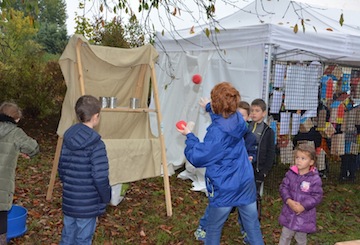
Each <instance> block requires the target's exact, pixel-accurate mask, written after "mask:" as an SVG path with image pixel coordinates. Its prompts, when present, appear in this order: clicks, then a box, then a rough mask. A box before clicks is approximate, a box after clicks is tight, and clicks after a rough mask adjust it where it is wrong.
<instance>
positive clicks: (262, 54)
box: [152, 0, 360, 190]
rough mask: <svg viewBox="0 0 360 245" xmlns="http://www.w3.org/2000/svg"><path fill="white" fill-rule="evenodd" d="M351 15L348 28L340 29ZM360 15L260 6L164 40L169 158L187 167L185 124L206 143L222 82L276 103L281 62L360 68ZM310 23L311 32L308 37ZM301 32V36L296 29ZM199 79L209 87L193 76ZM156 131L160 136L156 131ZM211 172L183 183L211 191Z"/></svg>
mask: <svg viewBox="0 0 360 245" xmlns="http://www.w3.org/2000/svg"><path fill="white" fill-rule="evenodd" d="M341 13H343V16H344V23H343V26H341V25H340V24H339V19H340V15H341ZM358 14H359V12H355V11H352V10H349V9H344V10H341V9H331V8H324V7H316V6H310V5H309V4H306V3H300V2H296V1H290V0H276V1H275V0H272V1H264V0H256V1H254V2H252V3H251V4H249V5H248V6H246V7H244V8H243V9H241V10H239V11H238V12H236V13H234V14H232V15H230V16H228V17H225V18H223V19H220V20H219V21H218V24H217V25H216V27H217V28H218V29H219V30H220V32H219V33H216V32H215V31H213V30H211V35H210V36H209V38H208V37H207V36H206V35H205V32H204V30H205V28H207V26H199V27H195V28H194V33H190V27H189V28H187V29H182V30H178V31H176V32H174V33H165V34H164V35H162V34H161V33H157V37H156V38H157V39H156V49H157V51H158V53H159V60H158V62H157V65H156V71H157V74H158V84H159V88H160V91H159V96H160V102H161V109H162V114H163V123H164V125H163V130H164V135H166V136H167V137H166V138H165V144H166V149H167V159H168V162H169V163H170V164H171V165H172V166H170V167H173V168H174V169H177V168H179V167H181V166H182V165H183V163H184V161H185V159H184V154H183V149H184V137H183V136H182V135H180V134H178V133H177V131H176V129H175V123H176V121H178V120H186V121H194V122H195V123H196V126H195V129H194V132H195V133H196V134H197V135H198V136H199V137H200V139H202V137H203V136H204V135H205V133H206V127H207V126H208V125H209V123H210V118H209V117H208V116H207V115H206V114H205V113H204V112H203V111H202V109H201V108H199V105H198V101H199V99H200V98H201V97H209V96H210V91H211V89H212V87H213V86H214V85H215V84H216V83H218V82H221V81H229V82H232V83H233V84H234V85H235V87H236V88H238V89H239V91H240V94H241V96H242V99H243V100H245V101H248V102H251V101H252V100H253V99H255V98H263V99H265V101H267V99H268V83H269V79H270V67H271V66H269V67H268V66H265V63H266V62H268V61H269V62H271V60H272V59H274V58H275V59H277V60H284V61H286V60H293V61H305V60H318V61H325V62H334V63H345V64H348V65H353V66H360V45H359V44H360V25H359V23H360V22H358V21H355V18H356V17H357V16H358ZM302 20H303V21H304V27H305V32H303V27H302V24H301V22H302ZM296 24H297V25H298V32H297V33H294V29H293V27H294V26H295V25H296ZM195 73H199V74H200V75H201V76H202V78H203V82H202V83H201V84H200V85H195V84H193V83H192V82H191V77H192V75H194V74H195ZM152 130H153V131H154V132H156V125H155V124H153V126H152ZM203 175H204V170H203V169H194V168H193V167H192V166H191V165H190V164H186V170H185V171H184V172H182V173H181V174H180V176H179V177H183V178H190V179H192V180H193V185H194V190H204V188H205V184H204V179H203Z"/></svg>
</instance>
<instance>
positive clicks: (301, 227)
mask: <svg viewBox="0 0 360 245" xmlns="http://www.w3.org/2000/svg"><path fill="white" fill-rule="evenodd" d="M315 162H316V152H315V148H314V147H313V146H311V145H308V144H300V145H299V146H298V147H297V148H296V149H295V165H294V166H292V167H291V168H290V170H289V171H288V172H287V173H286V175H285V178H284V179H283V181H282V183H281V185H280V196H281V198H282V200H283V202H284V204H283V207H282V210H281V214H280V217H279V223H280V225H282V226H283V228H282V233H281V236H280V242H279V245H290V243H291V240H292V238H293V237H295V240H296V242H297V244H306V242H307V233H314V232H315V231H316V206H317V205H319V204H320V202H321V200H322V197H323V189H322V182H321V178H320V176H319V173H318V171H317V169H316V168H315Z"/></svg>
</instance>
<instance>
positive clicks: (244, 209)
mask: <svg viewBox="0 0 360 245" xmlns="http://www.w3.org/2000/svg"><path fill="white" fill-rule="evenodd" d="M237 208H238V212H239V214H240V216H241V222H242V225H243V226H244V230H245V232H246V234H247V238H248V242H249V243H250V244H251V245H263V244H264V240H263V238H262V233H261V230H260V223H259V219H258V211H257V207H256V202H253V203H251V204H249V205H243V206H238V207H237ZM231 210H232V207H221V208H214V207H210V206H207V208H206V211H205V214H204V216H203V217H202V219H203V218H205V217H206V225H205V229H204V228H203V229H204V230H206V241H205V244H206V245H219V244H220V239H221V232H222V228H223V226H224V224H225V221H226V220H227V218H228V216H229V214H230V212H231ZM204 221H205V220H204V219H203V220H202V221H200V225H201V222H204ZM203 224H205V223H203Z"/></svg>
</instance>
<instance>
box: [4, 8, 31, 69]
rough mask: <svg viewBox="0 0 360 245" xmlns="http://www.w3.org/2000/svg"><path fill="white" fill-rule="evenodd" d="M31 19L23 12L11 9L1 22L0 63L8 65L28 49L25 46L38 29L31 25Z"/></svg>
mask: <svg viewBox="0 0 360 245" xmlns="http://www.w3.org/2000/svg"><path fill="white" fill-rule="evenodd" d="M29 23H30V18H29V17H25V16H24V13H23V12H20V11H17V10H14V9H10V10H9V11H8V12H7V14H6V17H5V19H4V20H0V34H1V36H0V47H1V49H0V54H1V55H0V61H1V62H4V63H6V62H7V61H10V60H11V59H13V58H14V57H16V56H17V55H18V54H20V53H21V52H22V51H23V49H24V48H25V47H26V46H25V45H24V44H25V43H26V42H27V41H28V40H29V39H31V38H32V37H33V36H34V35H35V33H36V31H37V30H36V29H34V28H33V27H32V26H30V25H29Z"/></svg>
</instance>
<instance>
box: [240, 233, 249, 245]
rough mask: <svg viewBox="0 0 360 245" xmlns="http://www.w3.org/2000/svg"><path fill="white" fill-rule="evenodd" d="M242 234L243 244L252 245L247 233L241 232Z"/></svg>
mask: <svg viewBox="0 0 360 245" xmlns="http://www.w3.org/2000/svg"><path fill="white" fill-rule="evenodd" d="M241 233H242V239H243V244H250V243H249V238H248V237H247V234H246V232H241Z"/></svg>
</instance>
